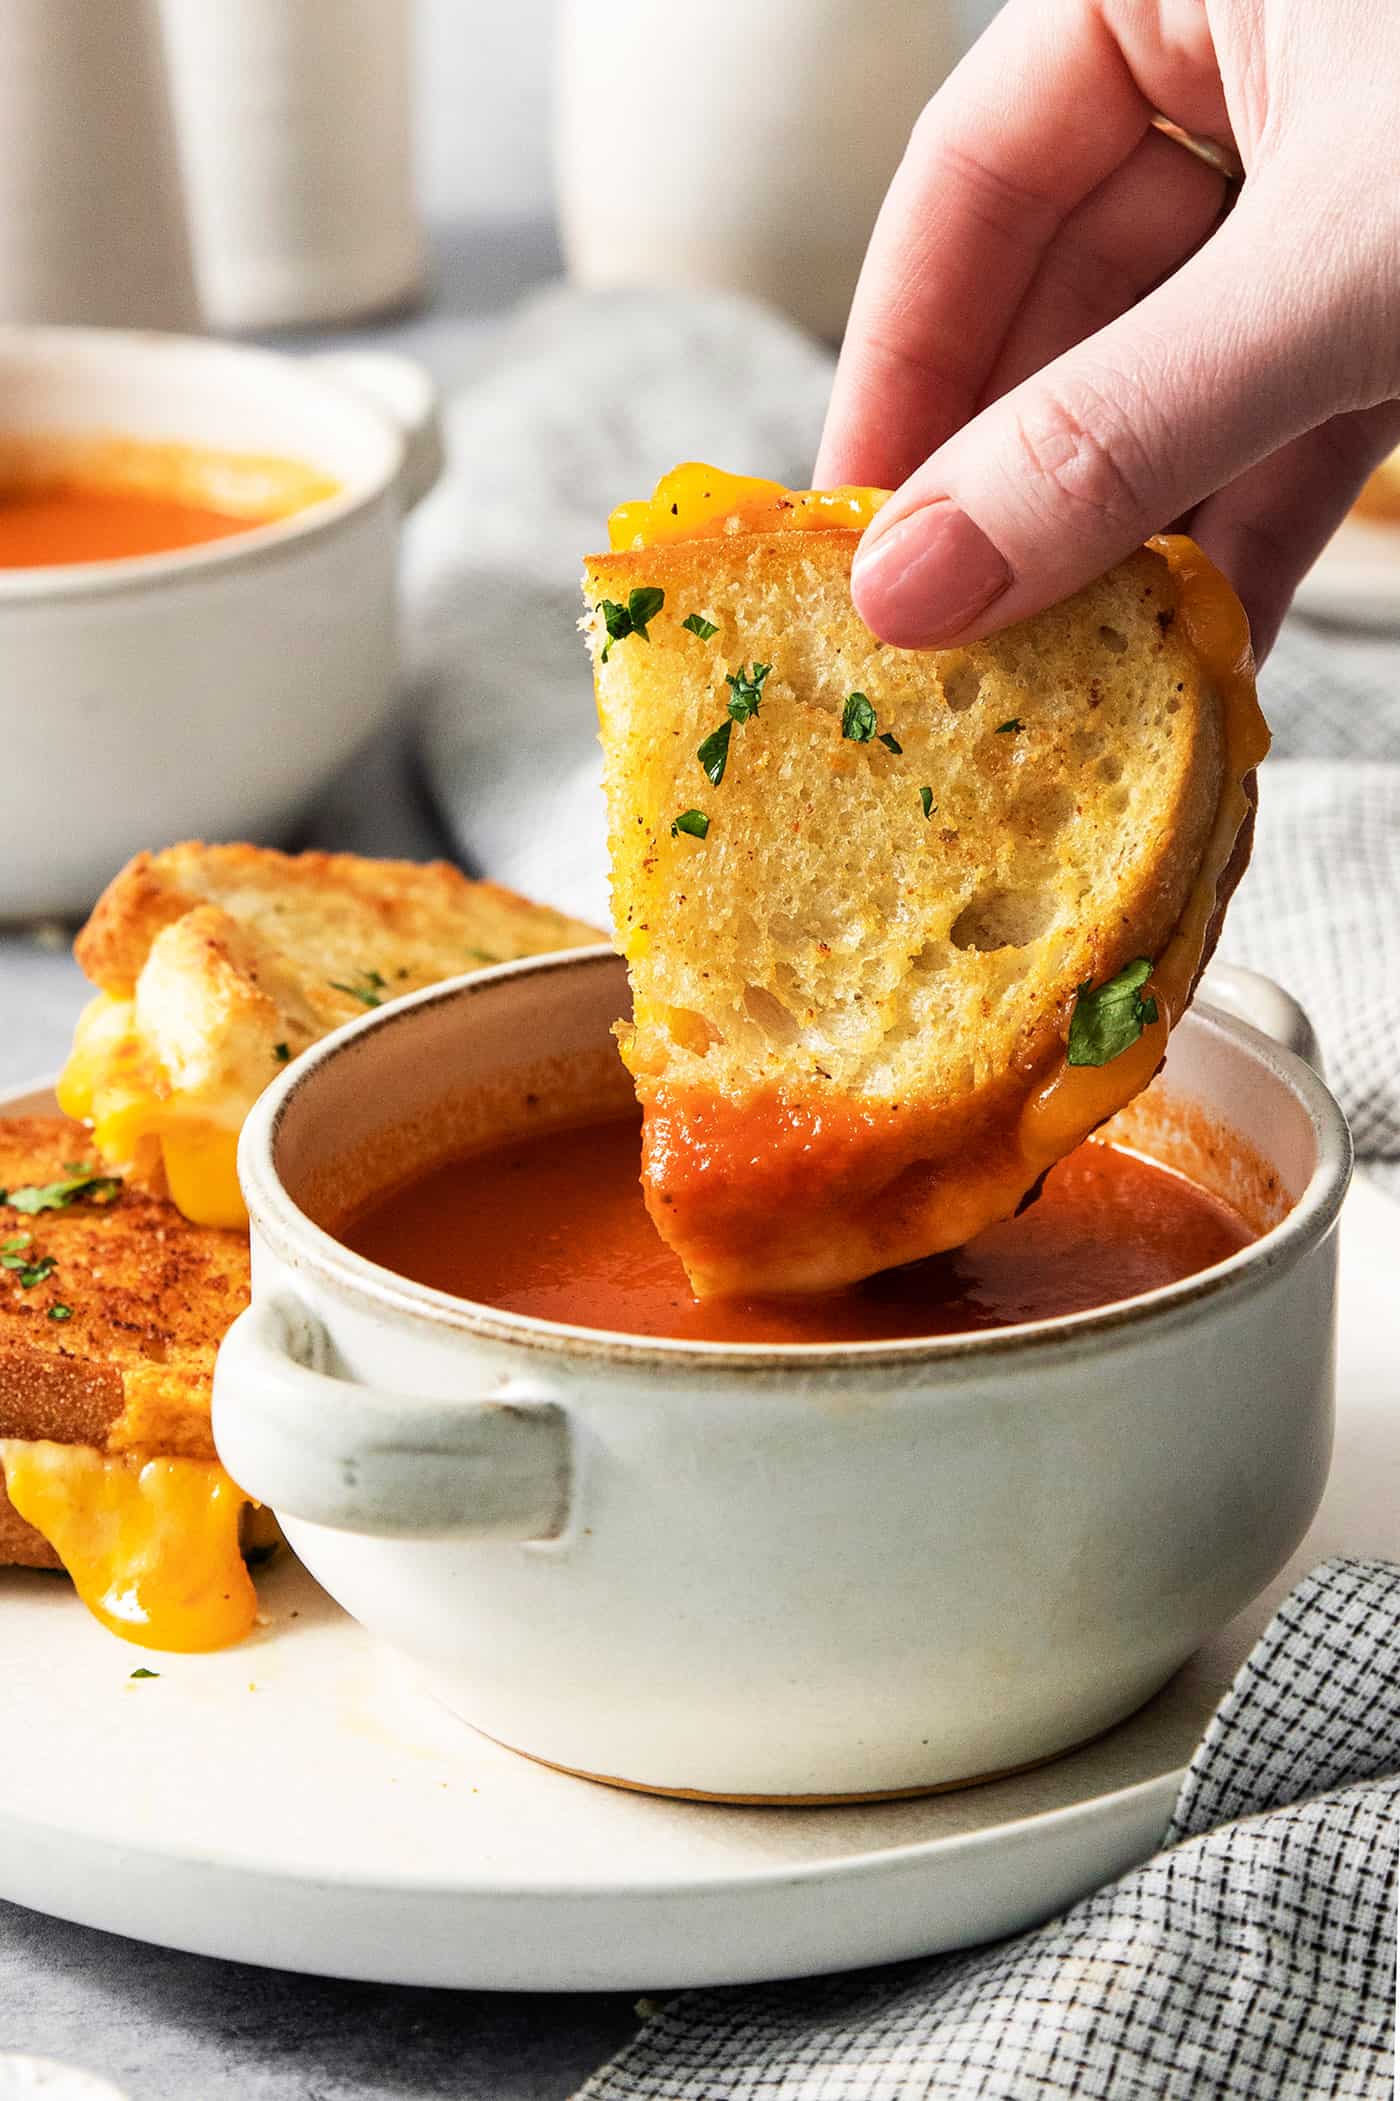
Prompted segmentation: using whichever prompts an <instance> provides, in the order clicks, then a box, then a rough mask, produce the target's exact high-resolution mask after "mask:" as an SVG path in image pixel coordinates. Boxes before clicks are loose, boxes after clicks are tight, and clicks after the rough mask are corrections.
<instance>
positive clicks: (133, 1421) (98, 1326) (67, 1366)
mask: <svg viewBox="0 0 1400 2101" xmlns="http://www.w3.org/2000/svg"><path fill="white" fill-rule="evenodd" d="M92 1160H93V1152H92V1138H91V1134H90V1133H89V1132H88V1131H86V1130H84V1128H83V1126H82V1125H81V1124H77V1123H73V1122H72V1121H70V1120H69V1119H68V1118H67V1117H61V1116H30V1117H12V1118H9V1119H8V1120H4V1121H0V1189H4V1190H5V1191H7V1192H9V1191H13V1190H17V1189H21V1188H27V1187H31V1186H36V1185H37V1186H43V1185H46V1184H48V1183H51V1182H58V1181H62V1180H65V1179H66V1178H67V1177H68V1175H69V1173H70V1171H71V1167H72V1165H73V1164H75V1163H83V1164H88V1163H91V1162H92ZM24 1235H27V1236H28V1238H27V1240H26V1241H25V1242H24V1244H23V1246H22V1247H21V1248H19V1249H18V1250H16V1251H15V1252H18V1253H20V1254H22V1255H23V1256H24V1258H25V1259H26V1261H29V1262H31V1263H34V1264H35V1265H40V1264H42V1263H44V1262H46V1261H47V1260H48V1259H49V1258H52V1260H53V1263H54V1265H55V1266H54V1268H53V1270H52V1271H51V1273H49V1274H48V1275H46V1276H43V1277H41V1278H39V1279H38V1280H36V1281H35V1282H33V1283H31V1284H30V1285H29V1286H28V1287H26V1286H25V1284H24V1282H23V1280H22V1276H21V1273H20V1272H19V1271H17V1270H14V1269H0V1437H16V1438H24V1439H50V1440H52V1441H54V1442H56V1443H60V1444H91V1445H94V1446H96V1447H97V1448H98V1449H99V1450H105V1451H128V1450H140V1451H147V1452H160V1453H164V1454H166V1455H169V1456H182V1457H187V1458H194V1459H212V1458H213V1457H214V1445H213V1439H212V1436H211V1433H210V1428H209V1397H210V1392H211V1384H212V1378H213V1370H214V1356H215V1352H216V1350H217V1349H218V1345H219V1342H220V1341H221V1339H222V1337H223V1335H224V1333H225V1331H226V1329H227V1328H228V1326H229V1323H230V1322H231V1321H232V1320H233V1319H234V1317H235V1316H236V1315H237V1314H238V1313H240V1312H241V1311H242V1309H243V1307H244V1306H245V1305H246V1304H247V1303H248V1244H247V1238H246V1235H244V1234H241V1233H225V1232H220V1231H218V1230H216V1229H215V1228H213V1227H208V1226H194V1225H191V1224H190V1223H189V1221H188V1220H186V1219H184V1218H182V1217H181V1216H180V1213H179V1212H178V1211H176V1210H175V1209H174V1207H173V1205H171V1204H169V1203H166V1202H165V1201H164V1200H163V1199H161V1198H159V1197H153V1196H148V1195H146V1194H145V1193H143V1192H142V1191H139V1190H134V1189H130V1188H122V1189H121V1190H120V1192H119V1193H118V1194H117V1195H116V1197H115V1199H114V1200H113V1201H111V1202H97V1201H93V1200H91V1199H88V1198H79V1199H78V1200H77V1201H75V1202H74V1203H72V1204H71V1205H69V1206H68V1207H67V1208H65V1209H63V1210H57V1211H40V1212H37V1213H34V1214H29V1213H26V1212H23V1211H19V1210H16V1209H15V1208H14V1207H13V1206H12V1205H10V1204H8V1203H4V1204H0V1245H3V1244H4V1243H6V1242H10V1241H14V1240H17V1239H19V1238H20V1237H21V1236H24ZM55 1307H60V1308H62V1307H66V1308H67V1309H68V1316H67V1317H66V1318H63V1319H58V1320H56V1319H54V1318H52V1317H51V1316H52V1312H53V1309H54V1308H55Z"/></svg>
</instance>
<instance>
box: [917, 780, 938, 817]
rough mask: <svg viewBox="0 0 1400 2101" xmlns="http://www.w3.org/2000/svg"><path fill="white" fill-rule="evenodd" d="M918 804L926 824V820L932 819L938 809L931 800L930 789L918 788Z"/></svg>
mask: <svg viewBox="0 0 1400 2101" xmlns="http://www.w3.org/2000/svg"><path fill="white" fill-rule="evenodd" d="M919 803H920V807H921V808H922V810H923V813H924V819H925V822H927V820H928V819H929V818H930V817H932V815H933V813H934V811H935V810H936V809H937V808H938V804H937V803H936V802H935V801H934V799H933V790H932V788H920V790H919Z"/></svg>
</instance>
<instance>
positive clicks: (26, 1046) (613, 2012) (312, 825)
mask: <svg viewBox="0 0 1400 2101" xmlns="http://www.w3.org/2000/svg"><path fill="white" fill-rule="evenodd" d="M436 256H437V275H436V284H435V288H434V293H433V297H432V298H431V300H430V301H429V303H428V304H427V305H426V306H425V307H424V308H423V309H422V310H421V311H419V312H417V313H413V314H408V315H405V316H403V317H402V318H400V319H398V320H395V321H393V322H391V323H388V324H383V325H377V326H372V327H366V328H363V329H360V330H356V331H344V332H342V333H340V334H339V335H338V336H337V338H336V340H337V341H338V342H345V341H348V340H352V339H353V340H355V341H357V342H365V343H372V344H383V345H385V346H386V347H393V348H395V349H401V350H406V351H409V352H411V353H412V354H413V355H414V356H416V357H420V358H421V359H422V360H423V362H424V363H425V364H427V365H428V366H429V367H430V368H431V369H432V370H433V371H434V372H435V374H436V375H437V376H438V377H439V379H441V380H442V381H444V382H448V381H452V382H456V381H459V380H460V379H461V377H462V376H463V373H464V370H465V369H466V368H467V367H468V366H469V364H470V361H471V358H472V356H473V354H474V351H475V350H477V349H479V351H480V354H481V355H483V356H485V355H488V354H489V349H490V342H491V336H492V332H493V325H494V322H495V319H496V317H498V316H499V315H500V314H502V313H503V312H504V311H505V310H506V309H507V308H508V307H509V306H510V305H511V304H512V302H513V301H514V300H515V299H516V298H517V297H518V296H519V294H520V293H521V292H522V291H523V290H525V289H527V288H528V287H530V286H532V285H536V284H540V283H543V282H545V281H546V280H547V279H548V278H550V277H551V276H553V275H554V274H555V273H556V272H557V270H558V267H559V265H558V255H557V251H556V249H555V246H554V241H553V236H552V234H551V233H550V232H549V230H548V229H547V228H544V227H541V226H539V225H538V224H533V223H532V224H528V225H523V226H512V225H501V226H496V227H478V228H463V229H452V230H449V231H447V232H445V233H443V234H441V235H440V236H439V238H438V241H437V243H436ZM288 340H289V341H290V343H291V347H294V348H295V347H298V339H296V338H292V339H288ZM318 340H319V339H317V338H316V337H314V336H309V337H306V338H302V339H300V341H303V342H305V343H306V344H308V345H313V344H315V343H316V342H317V341H318ZM297 843H298V844H301V845H317V846H327V847H340V848H345V849H349V850H353V851H361V852H367V853H401V854H406V855H410V856H413V855H418V856H421V855H429V854H435V853H443V852H446V851H447V850H448V847H447V841H446V838H445V836H444V835H443V834H442V833H440V831H439V830H438V828H437V826H436V824H435V822H434V819H433V816H432V813H431V810H430V809H429V807H428V805H427V803H426V800H425V798H424V796H423V794H422V792H421V789H420V788H419V786H418V784H417V783H416V781H415V780H414V778H413V773H412V768H411V766H410V764H409V763H408V761H407V758H406V754H405V749H404V739H403V737H402V735H401V734H400V733H398V732H395V731H391V732H390V733H389V734H388V735H386V736H385V737H384V738H383V739H381V740H380V742H379V743H378V744H377V746H376V747H375V749H374V751H373V752H372V753H371V754H370V756H369V759H368V761H366V759H365V758H364V757H363V756H361V757H360V758H358V759H357V761H356V763H355V766H354V767H353V769H349V770H347V774H346V775H345V777H344V778H342V779H340V780H338V781H335V782H332V783H331V784H330V786H329V788H328V789H327V790H326V792H325V793H324V794H323V795H322V796H321V798H320V799H319V800H318V801H317V803H316V804H315V806H314V807H313V808H311V809H310V810H309V811H308V812H307V816H306V821H305V826H304V830H303V833H302V836H301V838H300V839H299V841H298V842H297ZM71 933H72V930H71V929H70V928H62V927H43V928H38V929H35V928H10V929H8V930H5V931H0V1016H3V1027H0V1086H13V1085H15V1083H16V1082H19V1081H22V1080H26V1079H29V1078H31V1077H35V1076H38V1075H41V1074H46V1073H50V1072H52V1071H53V1070H54V1068H55V1067H56V1066H57V1065H58V1064H59V1063H60V1062H61V1060H62V1058H63V1055H64V1052H65V1049H66V1047H67V1044H68V1041H69V1039H70V1037H71V1034H72V1027H73V1021H74V1018H75V1016H76V1014H77V1012H78V1009H79V1007H80V1005H81V1004H82V1002H83V1000H84V998H85V997H86V996H87V993H88V991H89V990H90V988H89V987H88V986H87V984H86V981H85V980H84V979H83V978H82V976H81V974H80V973H79V971H78V970H77V969H76V967H75V966H74V964H73V962H72V960H71V958H70V957H69V955H68V952H67V950H68V942H69V940H70V939H71ZM10 1726H12V1727H22V1726H23V1717H22V1716H18V1717H13V1718H12V1719H11V1722H10ZM95 1780H97V1781H99V1783H100V1776H95ZM635 2026H636V2020H635V2016H634V2013H633V2009H632V2000H631V1998H630V1996H627V1995H623V1994H593V1995H578V1994H571V1995H563V1994H560V1995H557V1996H552V1997H545V1996H541V1995H538V1994H529V1995H520V1996H516V1995H512V1994H507V1993H499V1992H449V1991H414V1990H405V1989H403V1988H392V1987H379V1986H374V1985H365V1984H345V1983H337V1982H333V1981H328V1980H325V1979H321V1978H315V1977H300V1976H295V1975H291V1974H288V1973H285V1972H282V1971H275V1970H258V1969H252V1968H248V1967H245V1966H242V1965H239V1964H234V1963H220V1962H215V1961H212V1960H209V1959H207V1958H205V1957H202V1956H194V1955H179V1954H173V1953H170V1952H168V1951H166V1950H164V1949H158V1948H150V1947H146V1946H143V1945H141V1944H140V1943H137V1942H135V1941H129V1940H124V1939H120V1938H118V1937H116V1936H114V1935H110V1934H104V1933H98V1932H94V1931H93V1930H91V1929H90V1928H86V1927H81V1926H73V1925H69V1924H67V1923H66V1922H64V1921H61V1920H55V1919H48V1918H44V1917H42V1916H40V1915H39V1914H38V1913H35V1912H31V1911H26V1910H23V1909H21V1908H20V1907H19V1906H16V1905H11V1904H4V1903H0V2050H26V2051H33V2052H35V2053H36V2054H38V2055H42V2056H50V2057H55V2058H58V2059H60V2060H62V2061H64V2062H67V2063H72V2064H77V2065H84V2066H86V2067H88V2068H89V2069H90V2070H92V2071H96V2072H101V2073H103V2074H105V2075H106V2076H107V2077H108V2078H110V2079H112V2080H113V2081H115V2083H116V2084H117V2085H118V2086H120V2087H122V2088H124V2089H125V2090H126V2092H127V2093H128V2094H129V2095H130V2097H131V2101H294V2097H295V2101H350V2097H352V2096H353V2097H355V2101H405V2097H412V2101H419V2097H433V2101H437V2097H439V2096H441V2097H444V2101H446V2097H448V2096H451V2097H453V2101H458V2097H460V2101H562V2097H564V2096H567V2095H569V2094H571V2093H572V2092H573V2091H574V2090H575V2088H576V2087H577V2085H578V2084H579V2082H580V2081H581V2080H582V2079H583V2078H584V2077H585V2075H586V2074H587V2073H588V2072H589V2071H591V2070H592V2069H593V2067H594V2066H596V2065H597V2064H599V2063H601V2062H602V2061H603V2059H605V2058H606V2057H608V2056H610V2055H611V2054H612V2052H613V2051H614V2050H616V2049H617V2048H618V2047H619V2046H620V2044H621V2043H622V2042H623V2041H624V2040H625V2038H626V2037H627V2036H628V2035H629V2034H631V2032H632V2030H633V2029H634V2028H635Z"/></svg>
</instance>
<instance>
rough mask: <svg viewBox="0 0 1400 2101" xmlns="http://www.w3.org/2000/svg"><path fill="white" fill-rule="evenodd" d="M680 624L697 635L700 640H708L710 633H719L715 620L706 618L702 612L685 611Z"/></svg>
mask: <svg viewBox="0 0 1400 2101" xmlns="http://www.w3.org/2000/svg"><path fill="white" fill-rule="evenodd" d="M681 626H682V627H683V628H685V629H686V630H687V631H688V632H689V633H690V634H692V635H698V636H699V637H700V640H701V641H702V642H708V641H709V639H710V637H711V635H717V634H718V633H719V626H718V624H717V622H715V621H713V620H707V619H706V618H705V616H704V614H703V613H687V614H686V616H685V618H684V620H682V622H681Z"/></svg>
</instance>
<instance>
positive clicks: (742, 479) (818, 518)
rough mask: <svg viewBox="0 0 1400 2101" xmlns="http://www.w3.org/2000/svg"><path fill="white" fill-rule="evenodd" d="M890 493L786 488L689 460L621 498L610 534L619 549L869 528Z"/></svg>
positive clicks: (773, 482) (611, 522)
mask: <svg viewBox="0 0 1400 2101" xmlns="http://www.w3.org/2000/svg"><path fill="white" fill-rule="evenodd" d="M888 497H889V490H888V489H856V488H847V489H785V488H784V487H783V485H782V483H781V482H777V481H762V480H760V479H758V478H756V477H755V476H753V475H748V474H725V473H723V472H722V471H721V469H720V468H718V467H707V466H705V465H704V464H703V462H701V461H699V460H688V461H687V462H686V463H685V465H684V466H682V467H673V468H672V470H671V472H670V473H669V474H664V475H663V476H662V477H661V480H660V481H659V482H658V483H657V484H656V493H655V494H654V495H653V496H648V497H643V498H642V499H641V501H640V502H637V503H623V504H619V505H618V507H617V509H616V510H615V511H614V512H613V514H612V516H611V517H610V518H609V519H608V541H609V545H610V546H611V547H612V548H613V549H614V551H615V552H616V551H619V550H621V549H623V548H628V547H662V546H664V545H666V543H667V542H668V541H671V540H711V539H718V538H719V537H720V536H721V535H722V534H726V533H778V532H786V533H793V532H837V531H841V532H850V531H851V530H852V529H854V530H855V531H857V532H861V531H863V530H864V529H865V527H866V526H867V525H869V523H870V521H871V519H872V518H873V517H874V516H875V513H876V512H877V511H878V510H879V508H880V506H881V504H882V503H885V502H886V501H887V500H888Z"/></svg>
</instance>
